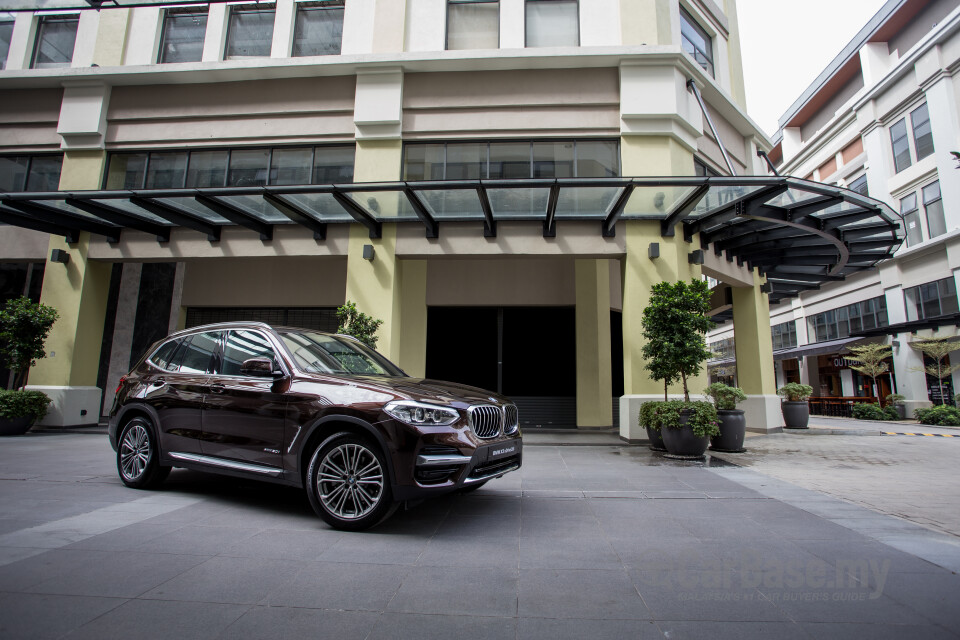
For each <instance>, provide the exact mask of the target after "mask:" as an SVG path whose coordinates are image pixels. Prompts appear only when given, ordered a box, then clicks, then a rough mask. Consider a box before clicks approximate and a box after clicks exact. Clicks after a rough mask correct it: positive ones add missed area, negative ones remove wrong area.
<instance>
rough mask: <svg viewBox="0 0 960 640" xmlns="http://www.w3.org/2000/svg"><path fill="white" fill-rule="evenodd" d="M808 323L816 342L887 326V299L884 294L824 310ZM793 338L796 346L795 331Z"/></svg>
mask: <svg viewBox="0 0 960 640" xmlns="http://www.w3.org/2000/svg"><path fill="white" fill-rule="evenodd" d="M787 324H789V323H787ZM808 324H809V327H810V334H811V335H813V336H816V338H815V342H823V341H824V340H836V339H838V338H846V337H848V336H850V335H852V334H856V333H858V332H860V331H864V330H867V329H874V328H877V327H885V326H887V324H888V319H887V301H886V298H884V297H883V296H879V297H876V298H871V299H870V300H864V301H862V302H855V303H853V304H851V305H847V306H845V307H839V308H837V309H831V310H830V311H824V312H823V313H818V314H817V315H815V316H813V317H812V318H809V319H808ZM794 331H795V328H794ZM774 336H776V333H774ZM792 340H793V346H796V334H795V333H794V336H793V338H792ZM774 348H776V347H774Z"/></svg>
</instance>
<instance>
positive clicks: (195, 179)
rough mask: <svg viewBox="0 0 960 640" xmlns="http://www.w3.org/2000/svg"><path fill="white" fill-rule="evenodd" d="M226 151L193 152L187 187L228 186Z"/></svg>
mask: <svg viewBox="0 0 960 640" xmlns="http://www.w3.org/2000/svg"><path fill="white" fill-rule="evenodd" d="M226 177H227V152H226V151H193V152H191V153H190V162H189V164H188V165H187V187H188V188H191V189H192V188H195V187H222V186H224V184H226Z"/></svg>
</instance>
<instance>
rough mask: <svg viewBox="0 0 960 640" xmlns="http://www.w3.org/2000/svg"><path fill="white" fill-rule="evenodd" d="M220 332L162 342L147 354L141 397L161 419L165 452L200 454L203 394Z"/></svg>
mask: <svg viewBox="0 0 960 640" xmlns="http://www.w3.org/2000/svg"><path fill="white" fill-rule="evenodd" d="M222 334H223V332H222V331H207V332H203V333H196V334H193V335H189V336H185V337H183V338H178V339H175V340H172V341H170V342H167V343H164V344H163V345H161V347H160V348H159V349H157V351H156V352H154V354H153V355H152V356H151V357H150V360H149V362H150V364H151V365H152V366H151V367H150V372H149V373H148V374H147V375H145V376H144V378H145V379H144V384H145V385H146V391H145V393H144V400H145V401H146V402H147V403H148V404H149V405H150V406H152V407H153V409H154V410H155V411H156V413H157V417H158V418H159V420H160V424H159V425H158V428H159V430H160V440H161V443H162V447H163V449H164V451H167V452H172V453H176V452H183V453H200V438H201V436H202V430H201V422H202V415H203V413H202V412H203V402H204V393H205V392H206V390H207V386H208V384H209V378H210V374H211V372H212V371H213V356H214V354H215V352H216V351H217V349H218V347H219V344H220V340H221V338H222Z"/></svg>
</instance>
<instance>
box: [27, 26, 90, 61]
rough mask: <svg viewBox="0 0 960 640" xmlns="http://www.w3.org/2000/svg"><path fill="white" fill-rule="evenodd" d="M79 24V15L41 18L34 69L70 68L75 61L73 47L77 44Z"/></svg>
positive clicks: (38, 27) (34, 54)
mask: <svg viewBox="0 0 960 640" xmlns="http://www.w3.org/2000/svg"><path fill="white" fill-rule="evenodd" d="M79 24H80V16H77V15H62V16H40V23H39V24H38V25H37V39H36V46H35V48H34V51H33V65H32V67H33V68H34V69H52V68H56V67H69V66H70V62H71V61H72V60H73V47H74V45H75V44H76V43H77V26H78V25H79Z"/></svg>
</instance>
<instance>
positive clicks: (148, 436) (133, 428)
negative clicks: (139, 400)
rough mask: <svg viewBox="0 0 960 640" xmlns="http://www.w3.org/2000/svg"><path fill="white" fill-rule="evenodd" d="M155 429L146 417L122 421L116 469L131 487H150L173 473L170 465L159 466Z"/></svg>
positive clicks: (122, 479) (124, 481)
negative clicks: (126, 421) (123, 422)
mask: <svg viewBox="0 0 960 640" xmlns="http://www.w3.org/2000/svg"><path fill="white" fill-rule="evenodd" d="M155 433H156V432H155V431H154V429H153V425H152V424H151V423H150V421H149V420H147V419H145V418H134V419H133V420H131V421H130V422H128V423H127V424H125V425H123V429H121V431H120V437H119V438H118V439H117V472H118V473H119V474H120V480H121V481H122V482H123V484H125V485H127V486H128V487H132V488H134V489H151V488H153V487H156V486H157V485H159V484H160V483H162V482H163V481H164V480H166V478H167V476H168V475H170V467H161V466H160V450H159V448H158V447H157V438H156V435H155Z"/></svg>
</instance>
